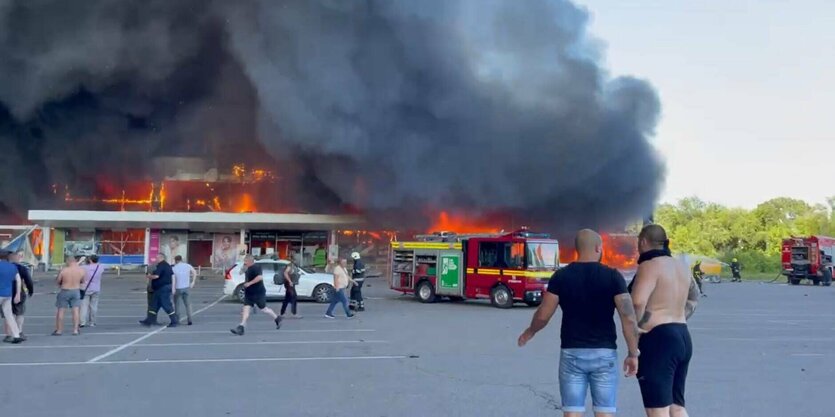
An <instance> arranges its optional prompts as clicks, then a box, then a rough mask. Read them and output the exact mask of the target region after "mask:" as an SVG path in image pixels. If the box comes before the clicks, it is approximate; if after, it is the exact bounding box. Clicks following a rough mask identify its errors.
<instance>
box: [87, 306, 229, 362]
mask: <svg viewBox="0 0 835 417" xmlns="http://www.w3.org/2000/svg"><path fill="white" fill-rule="evenodd" d="M224 298H226V296H225V295H223V296H221V297H220V298H218V299H217V300H215V302H213V303H211V304H209V305H207V306H205V307H203V308H201V309H200V310H197V311H195V312H194V314H192V315H193V316H196V315H198V314H200V313H202V312H204V311H206V310H208V309H210V308H212V307H214V306H215V305H217V303H219V302H221V301H223V299H224ZM165 329H167V327H160V328H159V329H156V330H151V331H150V332H148V333H147V334H145V335H144V336H141V337H138V338H136V339H134V340H132V341H130V342H128V343H125V344H124V345H121V346H119V347H117V348H115V349H112V350H109V351H107V352H105V353H102V354H101V355H99V356H96V357H95V358H93V359H90V360H89V361H87V362H88V363H95V362H98V361H100V360H102V359H104V358H107V357H109V356H112V355H114V354H116V353H119V352H121V351H122V350H124V349H127V348H129V347H131V346H133V345H135V344H137V343H139V342H141V341H143V340H145V339H147V338H149V337H151V336H153V335H155V334H157V333H159V332H161V331H163V330H165Z"/></svg>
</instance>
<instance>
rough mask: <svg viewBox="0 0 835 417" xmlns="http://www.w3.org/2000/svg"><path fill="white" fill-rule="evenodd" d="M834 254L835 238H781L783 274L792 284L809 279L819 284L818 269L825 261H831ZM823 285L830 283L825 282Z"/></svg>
mask: <svg viewBox="0 0 835 417" xmlns="http://www.w3.org/2000/svg"><path fill="white" fill-rule="evenodd" d="M833 254H835V238H831V237H826V236H809V237H793V238H790V239H784V240H783V275H785V276H786V278H788V280H789V283H790V284H792V285H798V284H800V281H801V280H804V279H809V280H811V281H812V283H813V284H815V285H819V284H820V283H821V277H819V276H818V271H820V268H821V266H822V265H823V264H825V263H831V262H832V255H833ZM824 285H831V283H829V282H825V283H824Z"/></svg>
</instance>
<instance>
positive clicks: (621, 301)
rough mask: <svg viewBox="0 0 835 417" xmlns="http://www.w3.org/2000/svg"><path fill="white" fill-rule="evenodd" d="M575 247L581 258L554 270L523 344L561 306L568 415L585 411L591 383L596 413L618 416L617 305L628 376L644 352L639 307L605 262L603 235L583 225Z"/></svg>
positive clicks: (562, 371)
mask: <svg viewBox="0 0 835 417" xmlns="http://www.w3.org/2000/svg"><path fill="white" fill-rule="evenodd" d="M575 248H576V250H577V254H578V259H577V262H574V263H572V264H570V265H568V266H567V267H565V268H563V269H561V270H559V271H557V272H556V273H554V276H553V277H552V278H551V280H550V281H549V282H548V291H547V292H546V293H545V294H544V295H543V298H542V304H541V305H540V306H539V309H537V311H536V313H534V316H533V319H532V320H531V325H530V327H528V328H527V329H526V330H525V331H524V332H523V333H522V335H521V336H519V341H518V343H519V346H524V345H525V344H527V343H528V341H530V340H531V339H532V338H533V337H534V335H536V333H537V332H539V331H540V330H542V329H543V328H544V327H545V326H546V325H548V322H549V321H550V320H551V317H552V316H553V315H554V313H555V312H556V311H557V307H558V306H560V307H562V310H563V317H562V328H561V331H560V340H561V351H560V371H559V374H560V377H559V379H560V397H561V398H562V410H563V412H564V413H565V416H566V417H581V416H583V415H585V411H586V407H585V404H586V395H587V390H588V388H589V387H590V388H591V396H592V403H593V404H594V413H595V415H596V416H600V415H614V414H615V412H616V411H617V387H618V380H619V375H618V369H617V365H616V361H617V343H616V342H617V333H616V330H615V322H614V319H613V316H614V312H615V309H617V311H618V314H619V315H620V319H621V323H622V325H623V335H624V338H625V339H626V343H627V345H628V347H629V354H628V356H627V358H626V360H625V361H624V364H623V370H624V372H625V374H626V376H633V375H635V374H636V373H637V372H638V356H639V355H640V352H639V351H638V325H637V319H636V318H635V310H634V308H633V306H632V298H631V297H630V296H629V293H627V292H626V281H625V280H624V279H623V276H622V275H621V274H620V272H618V271H617V270H614V269H612V268H609V267H607V266H604V265H602V264H601V263H600V259H601V258H602V255H603V241H602V239H601V238H600V235H599V234H597V233H596V232H594V231H592V230H588V229H586V230H581V231H580V232H578V233H577V237H576V239H575Z"/></svg>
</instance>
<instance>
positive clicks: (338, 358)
mask: <svg viewBox="0 0 835 417" xmlns="http://www.w3.org/2000/svg"><path fill="white" fill-rule="evenodd" d="M409 358H410V356H405V355H400V356H321V357H302V358H225V359H156V360H145V361H100V362H90V361H87V362H30V363H0V367H4V366H72V365H134V364H137V365H147V364H154V363H228V362H305V361H356V360H391V359H409Z"/></svg>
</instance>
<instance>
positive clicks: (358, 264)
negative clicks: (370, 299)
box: [351, 252, 365, 311]
mask: <svg viewBox="0 0 835 417" xmlns="http://www.w3.org/2000/svg"><path fill="white" fill-rule="evenodd" d="M351 259H353V260H354V267H353V268H352V269H351V278H353V279H354V281H356V284H354V285H353V286H352V287H351V309H352V310H356V311H365V301H363V299H362V285H363V284H364V283H365V263H363V262H362V260H361V259H360V254H359V252H354V253H352V254H351Z"/></svg>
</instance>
